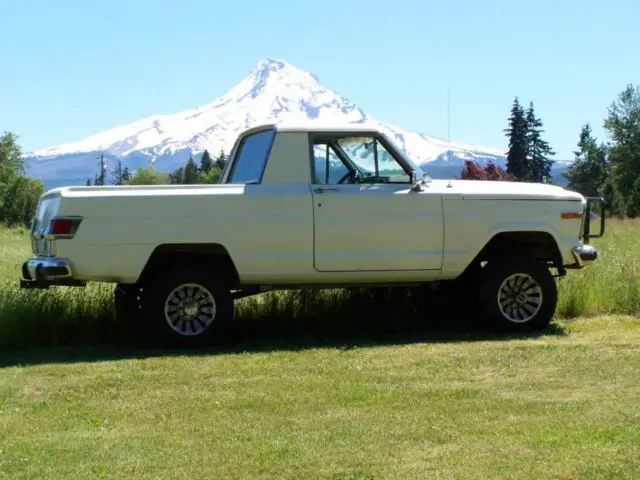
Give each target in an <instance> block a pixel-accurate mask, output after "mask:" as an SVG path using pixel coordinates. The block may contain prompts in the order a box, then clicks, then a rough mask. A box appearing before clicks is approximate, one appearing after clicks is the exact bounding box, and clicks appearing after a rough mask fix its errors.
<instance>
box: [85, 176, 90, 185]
mask: <svg viewBox="0 0 640 480" xmlns="http://www.w3.org/2000/svg"><path fill="white" fill-rule="evenodd" d="M85 185H86V186H87V187H90V186H91V179H90V178H87V183H86V184H85Z"/></svg>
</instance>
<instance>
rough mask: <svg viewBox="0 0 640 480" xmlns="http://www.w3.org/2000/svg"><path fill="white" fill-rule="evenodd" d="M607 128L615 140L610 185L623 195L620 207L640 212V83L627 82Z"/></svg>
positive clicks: (631, 212) (623, 210) (623, 211)
mask: <svg viewBox="0 0 640 480" xmlns="http://www.w3.org/2000/svg"><path fill="white" fill-rule="evenodd" d="M604 128H605V129H606V130H607V133H608V134H609V136H610V137H611V139H612V140H613V144H612V146H611V148H610V150H609V161H610V164H611V185H610V189H611V192H612V193H613V194H614V195H615V200H616V201H617V200H618V199H619V205H616V207H617V208H618V209H619V213H621V214H626V215H627V216H629V217H636V216H640V182H639V180H638V179H639V178H640V86H635V87H634V86H633V85H627V87H626V88H625V89H624V90H623V91H622V92H621V93H620V95H619V96H618V99H617V100H616V101H615V102H613V103H612V104H611V106H610V107H609V112H608V116H607V118H606V119H605V121H604ZM605 200H606V198H605ZM608 203H611V202H608Z"/></svg>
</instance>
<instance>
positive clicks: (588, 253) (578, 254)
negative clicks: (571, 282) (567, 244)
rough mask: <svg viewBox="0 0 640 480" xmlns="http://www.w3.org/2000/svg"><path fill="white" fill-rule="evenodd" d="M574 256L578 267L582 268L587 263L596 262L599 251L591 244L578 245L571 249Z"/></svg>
mask: <svg viewBox="0 0 640 480" xmlns="http://www.w3.org/2000/svg"><path fill="white" fill-rule="evenodd" d="M571 252H572V253H573V258H575V260H576V267H578V268H582V267H584V266H585V265H588V264H590V263H593V262H595V261H596V260H597V259H598V251H597V250H596V249H595V248H593V247H592V246H591V245H586V244H585V245H578V246H575V247H573V248H572V249H571Z"/></svg>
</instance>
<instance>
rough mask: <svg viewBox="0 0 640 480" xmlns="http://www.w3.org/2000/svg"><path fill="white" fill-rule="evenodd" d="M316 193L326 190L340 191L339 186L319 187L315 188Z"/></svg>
mask: <svg viewBox="0 0 640 480" xmlns="http://www.w3.org/2000/svg"><path fill="white" fill-rule="evenodd" d="M313 191H314V192H316V193H324V192H338V191H340V189H339V188H329V187H318V188H314V189H313Z"/></svg>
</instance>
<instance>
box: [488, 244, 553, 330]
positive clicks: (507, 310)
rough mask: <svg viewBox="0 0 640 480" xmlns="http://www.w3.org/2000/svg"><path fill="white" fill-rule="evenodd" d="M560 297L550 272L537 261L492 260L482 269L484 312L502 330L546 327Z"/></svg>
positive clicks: (530, 259)
mask: <svg viewBox="0 0 640 480" xmlns="http://www.w3.org/2000/svg"><path fill="white" fill-rule="evenodd" d="M557 297H558V295H557V287H556V282H555V280H554V278H553V276H552V275H551V272H550V271H549V269H548V268H547V267H546V266H545V265H543V264H542V263H541V262H539V261H537V260H535V259H532V258H528V257H521V256H517V257H508V258H498V259H492V260H490V261H489V262H488V263H487V265H486V266H485V267H484V268H483V275H482V278H481V284H480V307H481V313H482V315H483V317H484V318H485V320H487V321H488V322H490V323H491V324H492V325H493V326H495V327H497V328H499V329H500V330H504V331H513V332H523V331H530V330H537V329H541V328H544V327H546V326H547V325H549V323H550V322H551V320H552V319H553V315H554V313H555V311H556V305H557Z"/></svg>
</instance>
